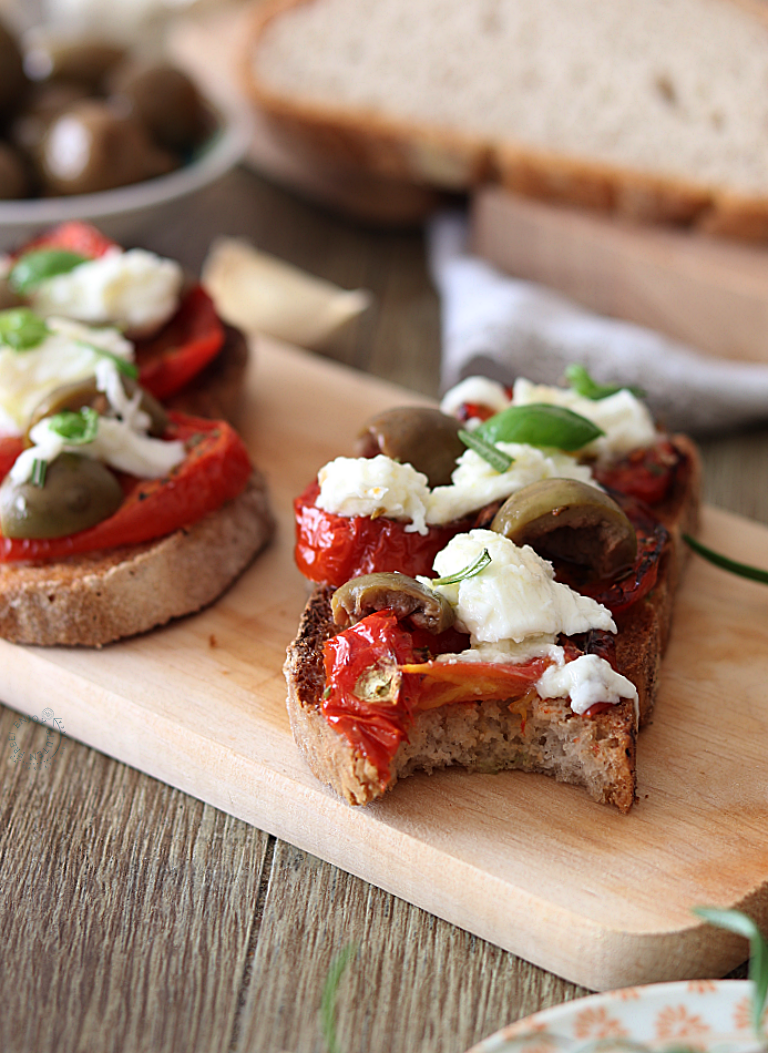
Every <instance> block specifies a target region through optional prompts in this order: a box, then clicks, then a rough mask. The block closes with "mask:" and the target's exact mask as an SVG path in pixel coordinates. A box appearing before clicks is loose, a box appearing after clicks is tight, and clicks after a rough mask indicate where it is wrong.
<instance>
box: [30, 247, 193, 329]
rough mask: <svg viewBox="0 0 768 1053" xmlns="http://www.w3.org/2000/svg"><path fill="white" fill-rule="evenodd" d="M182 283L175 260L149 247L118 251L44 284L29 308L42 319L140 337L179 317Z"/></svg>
mask: <svg viewBox="0 0 768 1053" xmlns="http://www.w3.org/2000/svg"><path fill="white" fill-rule="evenodd" d="M183 281H184V273H183V271H182V268H181V266H180V265H179V264H178V263H176V261H175V260H168V259H163V258H161V257H160V256H156V255H155V254H154V253H153V252H147V251H146V250H145V249H128V250H127V251H126V252H123V251H122V250H121V249H119V248H114V249H109V250H108V251H107V252H106V253H105V254H104V255H103V256H100V257H99V258H98V259H95V260H88V261H87V262H86V263H81V264H80V265H79V266H77V267H75V268H74V269H73V270H71V271H69V272H68V273H67V274H57V275H56V276H55V277H53V278H48V279H47V280H46V281H44V282H41V283H40V285H38V286H37V287H36V288H35V289H34V291H33V292H32V293H31V294H30V305H31V307H32V309H33V310H34V311H35V312H37V314H41V315H43V316H44V317H47V316H49V315H64V316H66V317H68V318H75V319H77V320H78V321H81V322H88V323H90V324H91V325H114V326H117V327H118V328H119V329H123V330H126V331H128V332H130V333H131V334H132V335H134V336H139V335H144V334H146V333H149V332H152V331H153V330H155V329H157V328H159V327H160V326H161V325H162V324H163V323H164V322H166V321H167V320H168V319H169V318H170V317H171V316H172V315H173V314H174V313H175V311H176V309H177V307H178V304H179V294H180V292H181V287H182V284H183Z"/></svg>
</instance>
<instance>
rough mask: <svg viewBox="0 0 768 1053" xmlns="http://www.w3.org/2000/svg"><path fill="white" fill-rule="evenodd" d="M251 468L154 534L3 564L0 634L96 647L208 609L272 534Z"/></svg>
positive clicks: (259, 481)
mask: <svg viewBox="0 0 768 1053" xmlns="http://www.w3.org/2000/svg"><path fill="white" fill-rule="evenodd" d="M274 529H275V521H274V519H273V516H272V513H271V511H270V508H269V502H268V495H267V488H266V483H265V480H264V477H263V476H262V475H261V474H260V473H259V472H257V471H254V472H253V474H252V475H251V477H250V479H249V481H248V483H247V485H246V487H245V489H244V490H243V492H242V493H241V494H239V495H238V496H237V497H236V498H234V499H233V500H232V501H228V502H227V503H226V504H224V505H222V507H221V508H218V509H216V511H214V512H211V513H210V514H209V515H207V516H205V518H203V519H201V520H199V521H198V522H197V523H194V524H192V525H191V526H189V527H185V528H184V529H182V530H177V531H175V532H174V533H173V534H169V535H167V536H166V537H163V538H159V539H158V540H156V541H149V542H145V543H144V544H141V545H131V546H124V547H120V548H115V549H110V550H109V551H103V552H94V553H88V554H85V555H81V556H72V557H70V558H68V559H65V560H61V561H58V562H55V563H23V564H17V563H3V564H0V636H2V637H4V638H5V639H6V640H10V641H11V642H12V643H20V644H40V645H56V644H58V645H66V646H87V647H102V646H103V645H104V644H108V643H111V642H113V641H114V640H118V639H121V638H123V637H126V636H134V635H136V634H137V633H143V632H146V631H148V630H149V629H153V628H156V627H157V626H159V625H163V624H165V623H166V622H168V621H170V620H171V619H172V618H178V617H181V616H182V615H186V614H192V613H193V612H195V611H197V610H200V608H202V607H205V606H207V605H208V604H209V603H212V602H213V601H214V600H215V599H217V598H218V597H219V596H220V595H221V593H222V592H224V591H225V590H226V589H227V588H228V587H229V586H230V585H231V584H232V582H233V581H234V580H235V579H236V578H237V577H238V575H239V574H241V573H242V571H243V570H244V569H245V568H246V567H247V566H248V564H249V563H250V562H251V560H252V559H253V558H254V557H255V556H256V554H257V553H258V552H259V551H260V550H261V549H262V548H263V547H264V546H265V545H266V544H267V542H268V541H269V540H270V538H271V537H272V535H273V533H274Z"/></svg>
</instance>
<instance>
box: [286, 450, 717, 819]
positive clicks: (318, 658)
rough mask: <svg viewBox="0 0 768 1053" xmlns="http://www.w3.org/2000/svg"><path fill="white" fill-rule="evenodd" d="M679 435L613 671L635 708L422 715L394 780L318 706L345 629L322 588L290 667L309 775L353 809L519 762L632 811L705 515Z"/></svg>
mask: <svg viewBox="0 0 768 1053" xmlns="http://www.w3.org/2000/svg"><path fill="white" fill-rule="evenodd" d="M674 442H675V446H676V447H677V449H678V451H679V452H680V454H681V460H680V465H679V470H678V472H677V476H676V478H675V482H674V486H673V490H672V492H671V493H670V494H669V496H668V498H667V500H666V501H665V502H664V505H663V507H660V508H659V510H658V511H659V517H660V518H661V520H662V521H663V522H664V525H665V526H666V527H667V529H668V531H669V542H668V544H667V546H666V548H665V550H664V552H663V553H662V555H661V559H660V564H659V573H658V578H657V581H656V584H655V586H654V588H653V590H652V591H651V592H650V593H649V594H648V595H647V596H646V597H645V598H644V599H642V600H640V601H639V602H638V603H636V604H634V605H633V606H632V607H630V608H629V609H628V610H627V611H625V612H623V613H622V614H620V615H618V616H617V618H616V623H617V627H618V632H617V635H616V666H617V669H618V671H619V672H620V673H622V674H623V675H624V676H626V677H628V678H629V679H630V680H631V681H632V682H633V683H634V685H635V687H636V688H637V691H638V709H637V712H635V707H634V704H633V703H632V702H631V701H628V700H625V701H622V702H621V703H619V704H618V705H615V706H612V707H611V709H610V710H607V711H604V712H601V713H598V714H597V715H595V716H591V717H583V716H578V715H577V714H575V713H574V712H573V711H572V710H571V708H570V704H569V702H568V700H567V699H541V698H539V697H538V696H536V695H535V694H533V693H531V694H530V695H529V696H528V697H527V698H526V700H525V702H524V703H521V704H519V703H517V702H516V703H515V704H514V706H513V707H512V708H510V707H509V706H508V705H507V704H505V703H504V702H495V701H483V702H467V703H458V704H456V703H454V704H451V705H448V706H443V707H440V708H438V709H434V710H430V711H427V712H421V713H418V714H417V715H416V717H415V718H414V722H413V724H412V726H411V727H410V728H409V731H408V741H407V743H404V744H402V745H401V746H400V747H399V749H398V751H397V752H396V754H395V756H394V758H393V761H392V764H391V768H390V772H389V777H388V778H387V779H385V780H382V778H381V776H380V774H379V772H378V771H377V769H376V767H375V766H374V765H373V764H372V763H371V762H370V761H369V760H368V759H367V758H366V757H365V756H364V755H363V754H362V753H360V752H359V751H357V750H355V749H354V748H353V746H352V745H351V744H350V742H349V741H348V740H347V739H346V738H345V737H344V736H343V735H341V734H339V733H337V732H336V731H334V730H333V728H332V727H331V726H330V725H329V723H328V722H327V721H326V719H325V717H324V716H323V714H322V711H321V708H320V706H321V701H322V697H323V691H324V690H325V671H324V665H323V645H324V644H325V642H326V640H328V639H329V638H330V637H331V636H332V635H334V633H335V632H337V631H338V630H337V627H336V626H335V625H334V621H333V616H332V614H331V606H330V598H331V595H332V593H333V589H332V588H331V587H329V586H318V587H317V588H316V589H315V591H314V592H313V593H312V595H311V597H310V599H309V602H308V604H307V606H306V608H305V610H304V613H303V616H302V618H301V623H300V625H299V631H298V635H297V637H296V639H295V640H294V641H293V642H292V643H291V645H290V646H289V647H288V653H287V658H286V662H285V667H284V671H285V676H286V682H287V686H288V697H287V705H288V714H289V717H290V721H291V727H292V729H293V733H294V737H295V739H296V742H297V743H298V745H299V748H300V749H301V751H302V753H303V754H304V757H305V758H306V760H307V763H308V764H309V767H310V768H311V769H312V771H313V772H314V774H315V775H316V776H317V777H318V778H319V779H321V780H322V781H323V782H326V783H328V784H329V785H330V786H332V787H333V789H334V790H336V792H337V793H339V794H340V795H342V796H343V797H345V798H346V799H347V800H348V801H349V802H350V804H367V803H368V802H370V801H372V800H374V799H375V798H377V797H379V796H381V795H382V793H384V792H385V790H388V789H391V788H392V787H393V786H394V785H395V783H396V782H397V781H398V779H401V778H403V777H404V776H406V775H409V774H410V773H411V772H413V771H416V770H423V771H427V772H431V771H433V770H435V769H438V768H442V767H445V766H447V765H451V764H460V765H462V766H464V767H465V768H467V769H469V770H471V771H484V772H488V771H497V770H501V769H509V768H512V769H519V770H523V771H533V772H542V773H545V774H548V775H551V776H554V778H556V779H557V780H559V781H561V782H567V783H572V784H575V785H578V786H582V787H584V789H586V791H587V792H588V793H589V795H590V796H591V797H592V798H593V799H594V800H596V801H598V802H600V803H603V804H612V805H615V806H616V807H617V808H618V809H619V810H620V811H622V812H628V811H629V809H630V808H631V807H632V804H633V802H634V800H635V793H636V773H635V757H636V752H635V750H636V734H637V730H638V728H639V727H642V726H643V725H644V724H646V723H647V722H648V721H649V720H650V718H651V714H652V712H653V708H654V704H655V701H656V694H657V689H658V679H659V670H660V666H661V659H662V656H663V654H664V651H665V650H666V647H667V643H668V640H669V633H670V625H671V621H672V609H673V604H674V597H675V591H676V588H677V585H678V583H679V581H680V577H681V573H682V569H683V565H684V562H685V545H684V543H683V542H682V540H681V535H682V533H684V532H689V531H692V530H694V529H695V527H696V523H697V521H698V511H699V501H700V468H699V458H698V453H697V451H696V448H695V446H694V445H693V443H691V442H690V440H688V439H687V438H685V437H683V436H676V437H675V439H674Z"/></svg>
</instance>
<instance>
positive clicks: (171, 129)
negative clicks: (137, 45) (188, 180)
mask: <svg viewBox="0 0 768 1053" xmlns="http://www.w3.org/2000/svg"><path fill="white" fill-rule="evenodd" d="M109 86H110V90H111V92H112V93H113V95H115V96H118V97H121V98H124V99H126V100H127V101H128V104H129V106H130V112H131V113H132V114H133V116H135V117H136V118H137V119H138V120H140V121H141V122H142V123H143V124H144V125H145V127H146V128H147V130H148V131H149V133H150V135H151V136H152V138H153V139H154V140H155V142H156V143H158V144H159V145H160V146H163V147H166V148H167V149H168V150H174V151H176V152H178V153H182V154H183V153H186V152H188V151H189V150H192V149H194V147H195V146H197V145H199V144H200V143H201V142H202V141H203V140H204V139H205V138H206V137H207V136H208V135H209V134H210V132H211V126H212V120H211V116H210V112H209V110H208V108H207V107H206V105H205V102H204V101H203V97H202V95H201V94H200V92H199V91H198V89H197V87H196V85H195V83H194V82H193V81H192V80H191V79H190V78H189V77H188V76H187V74H186V73H184V72H183V71H182V70H180V69H177V68H176V67H175V66H169V65H166V64H158V65H150V66H148V65H139V64H125V65H124V66H121V67H119V68H118V69H117V70H116V71H115V73H114V75H113V76H112V77H111V78H110V81H109Z"/></svg>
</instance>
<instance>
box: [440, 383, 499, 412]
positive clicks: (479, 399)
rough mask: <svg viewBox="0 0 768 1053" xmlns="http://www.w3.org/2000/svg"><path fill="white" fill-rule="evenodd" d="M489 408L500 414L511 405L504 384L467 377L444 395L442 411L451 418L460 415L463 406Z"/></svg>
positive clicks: (441, 403) (441, 405) (441, 404)
mask: <svg viewBox="0 0 768 1053" xmlns="http://www.w3.org/2000/svg"><path fill="white" fill-rule="evenodd" d="M467 403H469V404H470V405H472V406H487V407H488V409H490V410H492V411H493V412H494V413H500V412H501V411H502V410H504V409H506V408H507V406H508V405H509V395H508V394H507V389H506V388H505V387H504V385H503V384H499V383H498V382H497V381H495V380H489V379H488V377H467V378H466V379H465V380H462V381H460V383H458V384H456V386H455V387H452V388H450V390H448V391H446V393H445V394H444V395H443V398H442V400H441V402H440V410H441V411H442V412H443V413H447V414H448V416H449V417H455V416H457V415H458V412H459V410H460V409H461V407H462V406H464V405H465V404H467Z"/></svg>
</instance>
